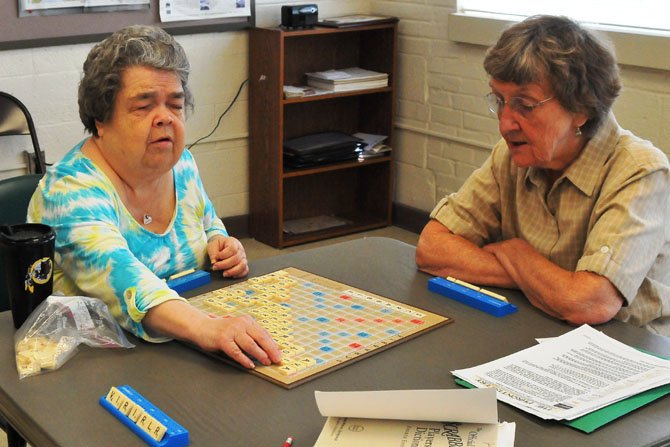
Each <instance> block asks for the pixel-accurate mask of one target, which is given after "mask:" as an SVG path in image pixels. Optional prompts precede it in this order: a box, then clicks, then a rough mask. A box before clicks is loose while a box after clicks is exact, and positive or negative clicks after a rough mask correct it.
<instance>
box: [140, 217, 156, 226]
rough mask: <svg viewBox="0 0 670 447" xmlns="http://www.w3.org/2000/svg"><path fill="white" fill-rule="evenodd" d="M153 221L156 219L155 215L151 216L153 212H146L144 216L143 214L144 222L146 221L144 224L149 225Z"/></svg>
mask: <svg viewBox="0 0 670 447" xmlns="http://www.w3.org/2000/svg"><path fill="white" fill-rule="evenodd" d="M153 221H154V219H153V217H151V214H145V215H144V216H142V222H143V223H144V225H149V224H150V223H151V222H153Z"/></svg>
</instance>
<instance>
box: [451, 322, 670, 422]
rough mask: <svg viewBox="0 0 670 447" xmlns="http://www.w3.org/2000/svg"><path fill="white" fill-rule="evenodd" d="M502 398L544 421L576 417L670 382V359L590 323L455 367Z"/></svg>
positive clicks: (462, 374)
mask: <svg viewBox="0 0 670 447" xmlns="http://www.w3.org/2000/svg"><path fill="white" fill-rule="evenodd" d="M452 374H454V375H455V376H456V377H458V378H460V379H463V380H465V381H467V382H469V383H471V384H472V385H474V386H476V387H478V388H495V389H496V391H497V396H498V399H499V400H501V401H502V402H507V403H508V404H510V405H513V406H515V407H517V408H520V409H522V410H524V411H527V412H528V413H531V414H534V415H536V416H539V417H541V418H543V419H554V420H572V419H575V418H577V417H580V416H583V415H585V414H587V413H590V412H592V411H594V410H597V409H599V408H602V407H605V406H607V405H610V404H612V403H614V402H618V401H620V400H622V399H625V398H627V397H630V396H633V395H635V394H638V393H641V392H642V391H646V390H649V389H651V388H655V387H658V386H661V385H665V384H667V383H670V361H668V360H664V359H661V358H658V357H655V356H653V355H649V354H645V353H643V352H641V351H639V350H637V349H635V348H632V347H630V346H628V345H626V344H624V343H621V342H619V341H617V340H615V339H613V338H611V337H608V336H607V335H605V334H603V333H602V332H600V331H597V330H595V329H593V328H592V327H590V326H588V325H583V326H580V327H579V328H577V329H574V330H572V331H570V332H568V333H566V334H563V335H561V336H560V337H556V338H554V339H550V340H546V341H544V342H543V343H541V344H539V345H536V346H533V347H531V348H527V349H524V350H522V351H519V352H517V353H514V354H511V355H508V356H506V357H503V358H501V359H498V360H494V361H492V362H488V363H485V364H483V365H480V366H476V367H473V368H468V369H461V370H456V371H452Z"/></svg>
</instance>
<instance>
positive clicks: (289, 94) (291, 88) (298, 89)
mask: <svg viewBox="0 0 670 447" xmlns="http://www.w3.org/2000/svg"><path fill="white" fill-rule="evenodd" d="M329 93H332V92H331V91H329V90H323V89H318V88H314V87H309V86H307V85H300V86H295V85H285V86H284V98H286V99H288V98H304V97H305V96H316V95H327V94H329Z"/></svg>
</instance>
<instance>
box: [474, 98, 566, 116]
mask: <svg viewBox="0 0 670 447" xmlns="http://www.w3.org/2000/svg"><path fill="white" fill-rule="evenodd" d="M552 99H554V97H553V96H552V97H549V98H547V99H543V100H542V101H540V102H535V103H533V102H530V101H528V100H527V99H524V98H521V97H519V96H514V97H512V98H510V99H509V100H507V101H505V100H504V99H502V98H501V97H500V96H498V95H496V94H495V93H493V92H491V93H489V94H488V95H486V101H487V102H488V105H489V110H490V111H491V113H494V114H496V115H497V116H498V118H500V115H502V111H503V108H504V107H505V104H507V105H508V106H509V108H510V109H512V111H514V112H516V113H518V114H519V115H521V116H523V117H524V118H527V117H528V116H529V115H530V114H531V113H532V112H533V110H535V108H536V107H539V106H541V105H542V104H544V103H545V102H547V101H551V100H552Z"/></svg>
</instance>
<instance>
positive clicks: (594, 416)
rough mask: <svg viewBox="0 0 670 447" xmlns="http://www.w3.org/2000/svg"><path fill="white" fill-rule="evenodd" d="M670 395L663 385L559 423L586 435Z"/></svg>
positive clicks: (459, 381)
mask: <svg viewBox="0 0 670 447" xmlns="http://www.w3.org/2000/svg"><path fill="white" fill-rule="evenodd" d="M454 379H455V380H456V383H457V384H459V385H461V386H464V387H466V388H475V386H474V385H472V384H471V383H470V382H466V381H465V380H463V379H459V378H458V377H455V378H454ZM669 393H670V384H667V385H661V386H659V387H656V388H652V389H650V390H647V391H643V392H641V393H639V394H636V395H634V396H631V397H628V398H626V399H623V400H620V401H619V402H614V403H613V404H609V405H608V406H606V407H603V408H600V409H599V410H595V411H592V412H591V413H588V414H585V415H584V416H581V417H578V418H575V419H572V420H569V421H566V420H563V421H558V422H560V423H562V424H565V425H567V426H568V427H572V428H576V429H577V430H581V431H583V432H584V433H591V432H593V431H595V430H596V429H598V428H600V427H602V426H603V425H605V424H607V423H608V422H612V421H613V420H615V419H617V418H619V417H621V416H623V415H625V414H628V413H630V412H631V411H633V410H636V409H638V408H640V407H641V406H643V405H646V404H648V403H649V402H653V401H655V400H656V399H659V398H661V397H663V396H665V395H666V394H669Z"/></svg>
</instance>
